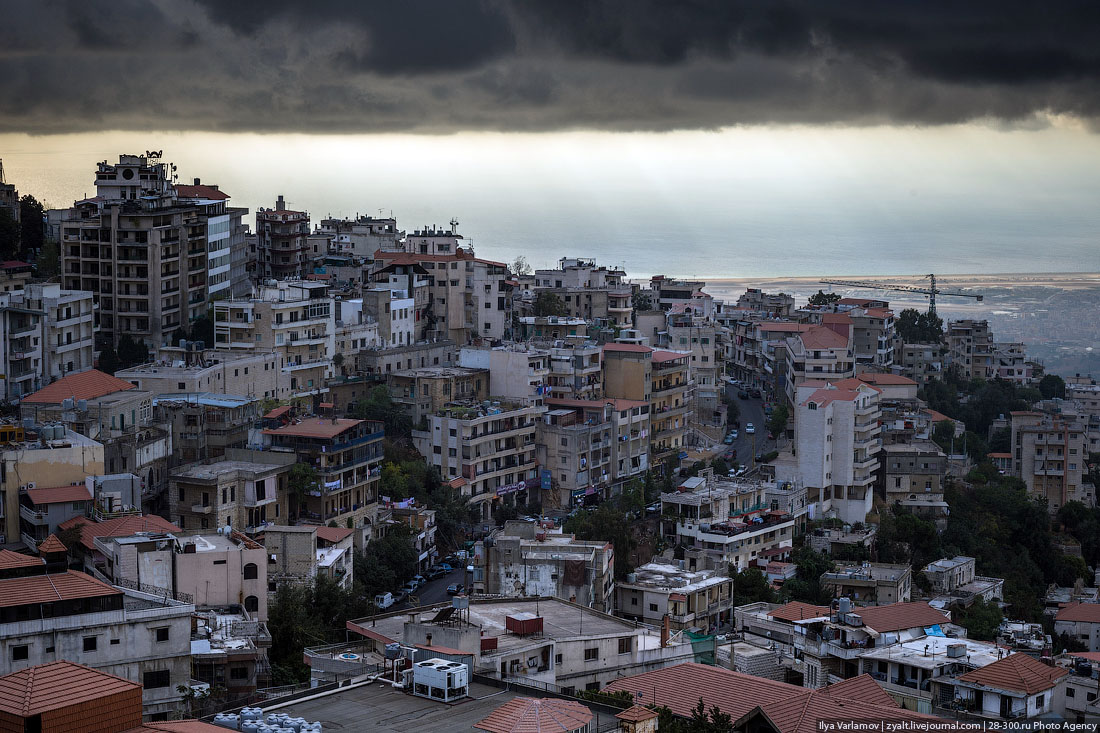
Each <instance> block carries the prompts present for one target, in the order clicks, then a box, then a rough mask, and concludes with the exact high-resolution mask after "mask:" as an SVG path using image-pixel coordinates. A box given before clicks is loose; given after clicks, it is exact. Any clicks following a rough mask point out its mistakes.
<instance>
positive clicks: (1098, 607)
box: [1054, 603, 1100, 624]
mask: <svg viewBox="0 0 1100 733" xmlns="http://www.w3.org/2000/svg"><path fill="white" fill-rule="evenodd" d="M1054 620H1055V621H1080V622H1081V623H1088V624H1100V603H1073V604H1070V605H1068V606H1066V607H1065V608H1061V609H1059V610H1058V615H1057V616H1055V617H1054Z"/></svg>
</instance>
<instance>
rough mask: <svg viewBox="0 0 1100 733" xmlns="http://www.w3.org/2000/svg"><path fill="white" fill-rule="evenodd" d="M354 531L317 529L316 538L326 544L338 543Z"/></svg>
mask: <svg viewBox="0 0 1100 733" xmlns="http://www.w3.org/2000/svg"><path fill="white" fill-rule="evenodd" d="M354 531H355V530H354V529H348V528H347V527H318V528H317V537H318V538H319V539H322V540H325V541H326V542H339V541H340V540H342V539H344V538H346V537H349V536H351V533H352V532H354Z"/></svg>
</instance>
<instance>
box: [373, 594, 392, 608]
mask: <svg viewBox="0 0 1100 733" xmlns="http://www.w3.org/2000/svg"><path fill="white" fill-rule="evenodd" d="M374 605H376V606H378V607H379V608H389V607H390V606H392V605H393V593H379V594H378V595H376V596H375V597H374Z"/></svg>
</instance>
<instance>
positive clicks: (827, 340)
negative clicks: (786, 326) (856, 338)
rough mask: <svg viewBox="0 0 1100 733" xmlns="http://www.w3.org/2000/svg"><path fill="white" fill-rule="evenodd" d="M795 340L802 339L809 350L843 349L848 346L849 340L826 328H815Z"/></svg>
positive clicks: (799, 335)
mask: <svg viewBox="0 0 1100 733" xmlns="http://www.w3.org/2000/svg"><path fill="white" fill-rule="evenodd" d="M794 338H799V339H802V345H803V346H805V347H806V348H807V349H841V348H844V347H846V346H847V345H848V339H846V338H845V337H843V336H841V335H840V334H839V333H837V332H836V331H834V330H832V329H831V328H826V327H825V326H814V327H813V328H811V329H809V330H808V331H805V332H803V333H801V334H798V335H797V336H795V337H794Z"/></svg>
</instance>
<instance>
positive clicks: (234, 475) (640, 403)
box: [0, 151, 1100, 733]
mask: <svg viewBox="0 0 1100 733" xmlns="http://www.w3.org/2000/svg"><path fill="white" fill-rule="evenodd" d="M87 178H88V181H91V182H94V186H95V188H94V195H92V196H90V197H88V198H85V199H82V200H79V201H74V202H73V203H72V205H71V206H68V207H66V208H61V209H50V208H46V207H44V206H43V205H42V204H41V203H39V202H38V201H37V200H36V199H35V198H34V197H33V196H30V195H26V194H25V192H24V195H20V191H19V182H18V181H12V180H7V181H5V179H4V177H3V169H2V167H0V257H2V259H3V260H4V261H2V262H0V347H2V349H3V353H2V366H0V372H2V373H0V390H2V394H0V416H2V417H0V491H2V494H0V548H2V549H0V730H5V731H7V730H12V731H39V732H40V731H46V730H73V731H75V730H81V731H85V730H86V731H105V732H111V733H113V732H121V731H177V732H181V733H188V732H191V731H218V730H223V731H224V730H241V731H245V730H250V731H290V730H293V731H298V732H299V733H306V732H307V731H321V730H382V731H408V730H412V729H423V730H429V731H466V730H482V731H491V732H504V731H517V730H539V731H570V732H573V731H583V732H586V733H587V732H591V733H596V732H597V731H611V730H621V731H627V732H628V733H635V732H637V733H648V732H649V731H656V730H660V731H663V732H665V733H677V732H678V731H682V732H685V733H686V732H691V733H697V732H698V733H701V732H709V731H714V732H720V731H735V730H736V731H754V732H755V731H774V732H775V733H809V732H810V731H817V730H819V728H818V721H822V720H849V721H851V720H855V721H859V720H865V721H868V722H869V723H870V722H881V721H890V722H897V723H899V724H900V723H910V724H912V728H911V729H914V730H915V729H918V728H919V729H932V728H931V727H930V726H931V725H932V724H933V723H942V724H948V723H952V724H954V725H956V726H959V727H960V728H964V726H965V725H966V724H974V725H975V726H990V725H993V728H992V729H1001V730H1003V729H1004V728H1003V727H1001V728H998V727H996V725H1005V724H1008V723H1010V722H1012V721H1019V720H1022V719H1025V718H1026V719H1036V718H1038V719H1041V720H1043V719H1045V720H1052V721H1069V722H1080V721H1086V720H1090V719H1094V718H1096V717H1098V716H1100V700H1098V699H1097V696H1098V693H1100V587H1098V586H1100V508H1098V506H1097V486H1098V483H1100V383H1098V382H1097V380H1096V379H1095V378H1093V377H1092V376H1090V375H1087V374H1070V373H1068V372H1067V373H1062V374H1055V373H1053V372H1052V371H1050V370H1048V369H1045V368H1044V366H1043V363H1042V362H1041V360H1037V359H1036V358H1035V357H1034V355H1031V356H1029V353H1028V344H1027V343H1024V342H1021V341H1019V340H1014V339H1013V338H1012V336H1014V335H1016V336H1018V335H1019V334H1017V333H1009V334H1004V333H997V332H996V329H995V327H994V326H995V325H996V324H995V323H994V322H991V321H989V320H978V319H958V320H956V319H951V318H946V319H945V318H942V317H941V315H940V314H939V313H938V312H937V310H936V307H935V303H936V301H935V300H933V301H932V304H931V307H927V308H926V307H916V308H914V307H904V308H900V307H897V306H896V305H895V307H891V302H890V299H889V298H890V291H889V290H886V289H884V290H881V291H880V292H877V293H874V294H873V295H870V296H866V295H851V294H845V293H841V292H835V288H827V287H824V286H823V287H822V288H821V289H819V290H818V291H817V292H816V293H814V294H812V295H810V296H809V297H799V298H797V299H796V297H794V296H792V295H789V294H786V293H783V292H767V291H766V290H765V289H762V288H755V287H749V288H747V289H746V290H744V291H743V292H741V293H740V294H739V295H738V296H737V297H736V299H732V298H731V299H727V300H723V299H720V298H717V297H715V296H714V295H713V294H710V293H708V285H707V283H706V282H705V281H703V280H686V279H683V278H681V277H675V276H663V275H657V276H653V277H650V278H648V279H631V277H630V273H628V272H627V271H626V270H625V269H623V268H621V267H617V266H610V265H607V264H606V263H603V264H601V263H599V262H598V261H597V260H596V259H594V258H590V257H585V256H573V255H583V254H584V253H565V252H562V253H555V256H556V254H563V255H568V256H562V257H561V258H560V260H559V261H558V262H559V263H558V266H557V267H555V268H552V269H534V268H532V267H531V266H529V265H528V264H527V262H526V260H525V258H523V257H520V258H518V259H517V260H516V261H514V262H511V263H506V262H496V261H492V260H488V259H484V258H481V257H479V256H477V254H476V253H475V251H474V248H473V246H472V245H471V244H470V243H469V242H468V241H467V240H466V239H464V237H463V235H462V234H460V233H459V229H458V222H457V221H455V220H451V221H450V222H447V223H445V224H442V225H440V224H434V225H425V226H420V227H419V228H415V229H404V228H402V226H401V225H399V222H398V220H397V218H395V217H393V216H390V217H384V216H379V217H373V216H357V217H355V218H321V219H318V218H316V217H314V216H311V214H310V213H309V212H306V211H294V210H290V209H288V208H287V205H286V203H285V200H284V196H279V197H278V198H277V199H276V200H275V201H272V202H271V206H270V207H269V208H261V209H258V210H256V211H254V212H250V211H249V210H248V209H247V208H242V207H238V206H234V205H232V195H231V192H229V191H223V190H221V189H220V188H219V186H218V185H217V184H216V183H215V182H210V181H206V180H205V179H202V178H199V177H192V178H190V179H182V180H181V177H180V175H177V173H176V166H175V165H172V164H171V163H169V162H168V161H167V160H165V159H164V158H163V157H162V155H161V154H160V153H159V152H156V151H149V152H146V153H145V154H122V155H119V156H118V159H117V161H114V160H104V161H101V162H97V163H91V162H89V165H88V171H87ZM184 181H188V182H184ZM777 256H779V255H777ZM808 274H812V273H808ZM932 287H933V289H934V288H935V286H934V284H933V286H932ZM860 292H874V291H860ZM923 297H924V296H919V297H917V298H914V296H913V295H912V294H909V295H907V301H906V302H907V303H911V302H912V301H914V300H920V299H921V298H923ZM948 298H949V296H945V295H941V296H940V305H941V307H942V306H946V303H947V299H948ZM922 302H923V301H922ZM1068 327H1069V326H1067V328H1068ZM1047 338H1048V339H1049V340H1050V341H1052V342H1053V341H1056V340H1057V339H1058V338H1059V336H1058V334H1057V333H1049V334H1047ZM994 724H996V725H994ZM82 726H83V727H82ZM921 726H925V727H923V728H922V727H921ZM964 729H965V728H964ZM969 729H972V730H973V729H977V728H975V727H972V728H969Z"/></svg>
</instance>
